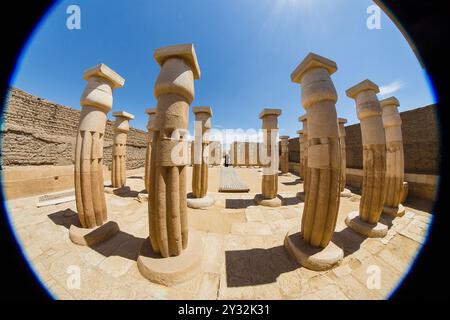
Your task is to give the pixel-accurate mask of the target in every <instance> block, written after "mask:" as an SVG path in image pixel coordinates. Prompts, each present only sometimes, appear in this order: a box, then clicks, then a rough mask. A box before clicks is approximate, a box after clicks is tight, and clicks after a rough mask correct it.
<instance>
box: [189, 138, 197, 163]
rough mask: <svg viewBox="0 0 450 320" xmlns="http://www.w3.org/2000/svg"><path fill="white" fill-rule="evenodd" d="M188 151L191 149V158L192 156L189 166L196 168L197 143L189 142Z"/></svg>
mask: <svg viewBox="0 0 450 320" xmlns="http://www.w3.org/2000/svg"><path fill="white" fill-rule="evenodd" d="M188 145H189V147H188V149H189V153H188V154H189V156H190V161H189V165H190V166H194V157H195V156H194V150H195V141H190V142H189V141H188Z"/></svg>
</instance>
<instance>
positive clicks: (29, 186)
mask: <svg viewBox="0 0 450 320" xmlns="http://www.w3.org/2000/svg"><path fill="white" fill-rule="evenodd" d="M103 177H104V179H105V181H110V180H111V172H110V171H109V170H108V168H107V167H106V166H103ZM1 179H2V185H3V193H4V195H5V196H6V198H7V199H17V198H24V197H32V196H37V195H41V194H44V193H52V192H58V191H63V190H69V189H73V188H74V174H73V165H66V166H25V167H22V166H21V167H8V168H7V169H6V170H2V171H1Z"/></svg>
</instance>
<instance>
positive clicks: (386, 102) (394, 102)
mask: <svg viewBox="0 0 450 320" xmlns="http://www.w3.org/2000/svg"><path fill="white" fill-rule="evenodd" d="M380 106H381V109H383V108H384V107H388V106H391V107H398V106H400V102H399V101H398V99H397V98H396V97H389V98H386V99H383V100H380Z"/></svg>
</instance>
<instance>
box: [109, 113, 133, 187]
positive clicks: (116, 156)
mask: <svg viewBox="0 0 450 320" xmlns="http://www.w3.org/2000/svg"><path fill="white" fill-rule="evenodd" d="M113 116H114V117H116V121H115V122H114V126H113V133H114V138H113V150H112V166H111V184H112V187H113V188H122V187H124V186H125V184H126V181H127V166H126V157H127V135H128V131H130V124H129V121H130V120H132V119H134V116H133V115H132V114H130V113H128V112H125V111H119V112H114V113H113Z"/></svg>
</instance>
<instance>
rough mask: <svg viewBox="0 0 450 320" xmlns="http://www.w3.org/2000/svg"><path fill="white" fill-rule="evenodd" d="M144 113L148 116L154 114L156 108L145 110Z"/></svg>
mask: <svg viewBox="0 0 450 320" xmlns="http://www.w3.org/2000/svg"><path fill="white" fill-rule="evenodd" d="M145 113H146V114H148V115H149V116H151V115H154V114H156V108H147V109H145Z"/></svg>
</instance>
